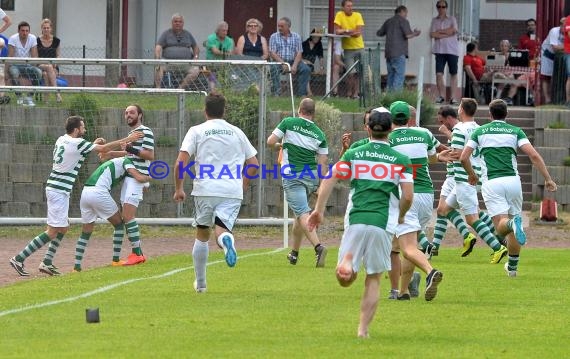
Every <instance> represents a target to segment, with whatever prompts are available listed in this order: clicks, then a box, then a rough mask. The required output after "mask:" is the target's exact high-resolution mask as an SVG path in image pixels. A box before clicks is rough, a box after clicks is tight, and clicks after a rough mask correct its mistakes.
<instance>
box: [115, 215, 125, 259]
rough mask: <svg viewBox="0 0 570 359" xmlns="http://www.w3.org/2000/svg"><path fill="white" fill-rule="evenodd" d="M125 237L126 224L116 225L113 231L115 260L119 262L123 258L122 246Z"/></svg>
mask: <svg viewBox="0 0 570 359" xmlns="http://www.w3.org/2000/svg"><path fill="white" fill-rule="evenodd" d="M124 237H125V224H124V223H121V224H119V225H117V226H115V231H114V232H113V262H118V261H119V260H120V258H121V247H122V246H123V238H124Z"/></svg>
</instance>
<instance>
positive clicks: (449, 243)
mask: <svg viewBox="0 0 570 359" xmlns="http://www.w3.org/2000/svg"><path fill="white" fill-rule="evenodd" d="M525 225H526V226H527V227H526V228H525V229H526V232H527V236H528V238H529V240H528V243H527V246H528V247H542V248H570V238H569V237H570V225H569V224H568V221H566V224H565V225H560V226H555V225H537V224H535V223H534V221H533V220H531V219H529V215H528V214H527V215H526V217H525ZM240 232H241V233H240ZM273 232H274V234H273V235H271V236H260V235H259V234H255V235H251V236H249V235H248V234H247V233H245V229H240V227H236V228H235V236H236V247H237V250H238V254H239V251H240V250H246V249H257V248H280V247H281V246H282V245H283V239H282V236H281V231H273ZM193 233H194V232H193V229H192V228H189V235H187V236H184V238H182V236H177V237H160V238H159V237H158V236H156V235H155V236H154V237H153V238H148V237H147V238H145V233H144V231H143V232H142V239H143V250H144V253H145V255H146V256H147V257H149V258H153V257H158V256H163V255H169V254H177V253H186V254H188V256H189V257H188V262H189V263H191V261H192V259H191V257H190V256H191V253H192V246H193V242H194V240H193ZM96 234H97V232H95V233H94V236H93V237H92V238H91V240H90V243H89V246H88V248H87V251H86V255H85V258H84V260H83V268H84V269H89V268H94V267H101V266H107V265H110V263H111V257H112V241H111V238H105V237H98V236H96ZM341 234H342V224H341V223H340V221H336V222H329V223H326V224H325V225H323V226H322V227H321V228H319V236H320V238H321V240H322V242H323V243H324V244H325V245H327V246H331V247H335V246H338V245H339V243H340V235H341ZM428 235H429V233H428ZM30 239H31V238H30ZM30 239H2V240H1V241H0V248H1V250H0V286H6V285H8V284H10V283H14V282H16V281H20V280H33V279H34V278H38V277H41V276H46V274H43V273H40V272H39V271H38V270H37V266H38V265H39V263H40V261H41V258H42V256H43V254H44V253H45V250H46V249H47V247H44V248H41V249H40V250H39V251H38V252H36V253H34V254H33V255H32V256H31V257H29V258H28V259H27V260H26V262H25V264H26V269H27V270H28V272H30V274H31V275H30V276H29V277H20V276H19V275H18V274H17V273H16V272H15V271H14V269H13V268H12V267H11V266H10V264H9V259H10V257H12V256H14V255H16V254H17V253H18V252H19V251H20V250H22V248H24V246H25V245H26V244H27V243H28V241H29V240H30ZM76 239H77V238H75V237H71V236H68V237H66V238H64V240H63V242H62V244H61V246H60V248H59V250H58V253H57V256H56V258H55V260H54V264H55V265H57V266H58V267H59V268H60V270H61V271H62V272H63V273H64V274H66V273H69V272H71V270H72V269H73V262H74V255H75V241H76ZM125 242H126V241H125ZM461 244H462V241H461V239H460V236H459V234H458V233H457V231H456V230H455V229H454V228H451V227H449V228H448V232H447V235H446V237H445V240H444V243H443V246H444V247H456V248H459V247H461ZM303 245H308V243H307V241H306V240H305V241H304V242H303ZM482 248H484V250H487V248H485V247H483V245H482V242H481V241H479V242H478V244H477V247H476V250H477V249H482ZM210 250H211V252H214V251H219V250H220V249H219V248H218V247H217V245H216V244H215V241H213V240H211V241H210ZM482 250H483V249H482ZM129 252H130V247H129V245H128V243H125V244H124V246H123V251H122V254H123V255H124V256H126V255H127V254H128V253H129ZM328 262H329V263H334V262H335V258H332V257H329V258H328ZM283 263H284V264H286V263H287V261H286V259H285V252H284V255H283ZM142 265H152V262H147V263H145V264H142ZM117 269H118V270H120V268H117Z"/></svg>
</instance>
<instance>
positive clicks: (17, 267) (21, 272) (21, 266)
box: [10, 257, 30, 277]
mask: <svg viewBox="0 0 570 359" xmlns="http://www.w3.org/2000/svg"><path fill="white" fill-rule="evenodd" d="M10 265H11V266H12V268H14V270H15V271H16V272H18V274H19V275H21V276H22V277H27V276H29V275H30V273H28V272H26V270H25V269H24V262H18V261H17V260H16V258H15V257H12V258H10Z"/></svg>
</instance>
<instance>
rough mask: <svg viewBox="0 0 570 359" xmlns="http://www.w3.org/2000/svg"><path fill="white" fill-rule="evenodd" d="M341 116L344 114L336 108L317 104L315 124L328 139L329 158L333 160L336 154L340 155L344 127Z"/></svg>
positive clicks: (320, 102)
mask: <svg viewBox="0 0 570 359" xmlns="http://www.w3.org/2000/svg"><path fill="white" fill-rule="evenodd" d="M341 116H342V112H340V110H339V109H337V108H335V107H334V106H332V105H330V104H328V103H325V102H322V101H317V102H315V118H314V120H315V123H316V124H317V126H319V128H320V129H321V130H323V132H324V133H325V136H326V137H327V143H328V147H329V158H331V159H332V158H333V157H331V156H334V155H335V154H337V153H339V151H340V146H341V141H340V138H341V136H342V126H341Z"/></svg>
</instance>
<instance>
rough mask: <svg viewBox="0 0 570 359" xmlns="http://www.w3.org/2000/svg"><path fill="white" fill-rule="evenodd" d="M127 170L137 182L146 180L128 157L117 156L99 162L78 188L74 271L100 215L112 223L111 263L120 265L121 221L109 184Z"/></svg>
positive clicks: (123, 229)
mask: <svg viewBox="0 0 570 359" xmlns="http://www.w3.org/2000/svg"><path fill="white" fill-rule="evenodd" d="M127 173H128V174H129V175H130V176H131V177H133V178H134V179H135V180H137V181H138V182H140V183H147V182H148V181H150V177H149V176H147V175H143V174H141V173H140V172H139V171H137V170H136V168H135V165H134V164H133V161H132V160H131V159H129V158H128V157H119V158H114V159H112V160H109V161H107V162H105V163H103V164H102V165H100V166H99V167H98V168H97V169H96V170H95V171H94V172H93V173H92V174H91V176H90V177H89V178H88V179H87V181H86V182H85V186H84V187H83V191H82V192H81V201H80V202H79V206H80V208H81V222H82V223H83V227H82V228H81V235H80V236H79V239H78V240H77V244H76V245H75V265H74V267H73V271H74V272H81V269H82V268H81V262H82V261H83V256H84V255H85V249H86V247H87V243H88V242H89V238H90V237H91V234H92V233H93V228H94V227H95V220H96V219H97V218H103V219H106V220H107V221H109V222H110V223H111V224H112V225H113V227H114V232H113V259H112V262H111V264H112V265H113V266H120V265H123V264H124V262H125V261H121V260H120V255H121V246H122V244H123V237H124V235H125V224H124V223H123V218H122V217H121V212H120V211H119V207H117V204H116V203H115V200H114V199H113V197H111V188H112V187H114V186H116V185H117V184H119V183H120V182H121V181H122V180H123V179H124V178H125V176H126V175H127Z"/></svg>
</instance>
